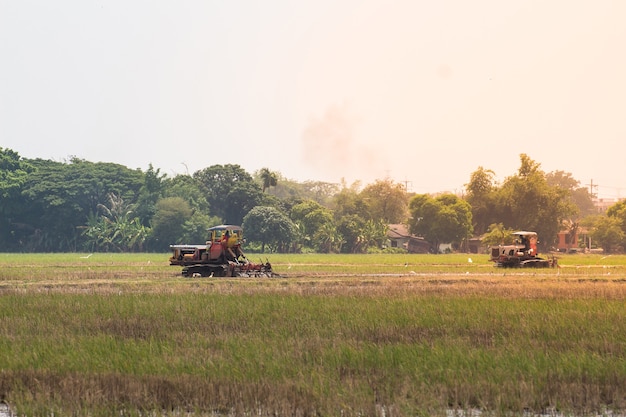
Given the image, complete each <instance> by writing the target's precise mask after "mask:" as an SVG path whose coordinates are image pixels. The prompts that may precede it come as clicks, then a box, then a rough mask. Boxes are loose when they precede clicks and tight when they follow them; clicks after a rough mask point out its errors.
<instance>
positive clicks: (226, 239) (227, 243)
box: [221, 230, 237, 261]
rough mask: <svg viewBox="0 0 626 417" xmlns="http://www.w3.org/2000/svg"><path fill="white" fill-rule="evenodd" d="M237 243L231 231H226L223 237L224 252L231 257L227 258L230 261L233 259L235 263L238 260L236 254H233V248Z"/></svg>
mask: <svg viewBox="0 0 626 417" xmlns="http://www.w3.org/2000/svg"><path fill="white" fill-rule="evenodd" d="M236 242H237V237H236V236H233V237H232V238H231V237H230V231H228V230H227V231H226V233H224V235H223V236H222V242H221V243H222V246H223V247H224V251H225V252H226V253H227V254H228V255H230V256H227V257H228V259H231V260H233V261H236V260H237V255H235V252H233V249H232V248H233V246H234V244H235V243H236Z"/></svg>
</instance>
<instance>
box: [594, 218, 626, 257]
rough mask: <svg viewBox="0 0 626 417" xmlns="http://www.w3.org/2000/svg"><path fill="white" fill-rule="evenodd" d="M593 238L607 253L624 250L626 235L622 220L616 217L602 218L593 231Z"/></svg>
mask: <svg viewBox="0 0 626 417" xmlns="http://www.w3.org/2000/svg"><path fill="white" fill-rule="evenodd" d="M591 238H592V239H593V240H594V241H595V242H596V244H597V245H599V246H600V247H602V248H603V249H604V251H605V252H606V253H612V252H615V251H618V250H623V246H621V245H623V242H624V239H625V238H626V233H624V230H623V229H622V220H621V219H619V218H618V217H616V216H602V217H600V218H599V219H598V220H597V221H596V223H595V226H594V228H593V230H592V231H591Z"/></svg>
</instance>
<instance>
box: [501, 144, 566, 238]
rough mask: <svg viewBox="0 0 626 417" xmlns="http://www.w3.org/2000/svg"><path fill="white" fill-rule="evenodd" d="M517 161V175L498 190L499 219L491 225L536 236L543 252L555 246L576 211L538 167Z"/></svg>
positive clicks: (524, 161)
mask: <svg viewBox="0 0 626 417" xmlns="http://www.w3.org/2000/svg"><path fill="white" fill-rule="evenodd" d="M520 159H521V165H520V168H519V170H518V174H517V175H515V176H511V177H508V178H507V179H506V180H505V181H504V183H503V184H502V187H501V188H500V189H499V190H498V194H497V199H496V205H497V206H498V211H499V218H498V219H496V221H493V222H494V223H500V222H501V223H504V225H505V226H506V227H510V228H513V229H517V230H529V231H535V232H537V234H538V235H539V239H540V244H541V246H542V247H543V248H544V249H546V248H549V247H551V246H552V245H554V243H555V242H556V239H557V235H558V233H559V231H560V230H561V228H562V224H563V222H564V221H565V220H567V219H569V218H570V217H571V216H572V215H573V214H574V213H575V212H576V209H575V207H574V206H573V204H572V203H571V202H570V200H569V199H568V192H567V190H564V189H563V188H561V187H558V186H550V185H549V184H548V182H547V180H546V176H545V174H544V172H543V171H542V170H541V169H540V164H538V163H537V162H535V161H533V160H532V159H530V158H529V157H528V156H527V155H525V154H521V156H520Z"/></svg>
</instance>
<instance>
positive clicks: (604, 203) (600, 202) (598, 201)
mask: <svg viewBox="0 0 626 417" xmlns="http://www.w3.org/2000/svg"><path fill="white" fill-rule="evenodd" d="M620 201H624V199H623V198H594V199H593V205H594V206H595V207H596V210H597V211H598V213H606V211H607V210H608V208H609V207H611V206H612V205H613V204H615V203H619V202H620Z"/></svg>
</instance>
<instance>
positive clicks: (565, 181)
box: [546, 171, 596, 221]
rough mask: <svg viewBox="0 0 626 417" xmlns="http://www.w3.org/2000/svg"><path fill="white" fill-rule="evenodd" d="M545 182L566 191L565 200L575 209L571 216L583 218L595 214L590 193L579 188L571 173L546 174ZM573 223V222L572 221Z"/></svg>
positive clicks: (583, 188) (555, 172)
mask: <svg viewBox="0 0 626 417" xmlns="http://www.w3.org/2000/svg"><path fill="white" fill-rule="evenodd" d="M546 181H547V183H548V185H549V186H551V187H558V188H561V189H563V190H565V191H566V193H567V198H568V199H569V201H570V202H571V204H572V205H573V206H574V207H576V210H574V211H573V215H574V216H576V217H579V218H580V217H585V216H589V215H592V214H595V211H596V209H595V205H594V204H593V199H592V196H591V193H590V192H589V190H588V189H587V188H586V187H581V186H580V181H578V180H576V179H575V178H574V177H573V176H572V174H571V173H569V172H564V171H553V172H549V173H547V174H546ZM572 221H573V220H572Z"/></svg>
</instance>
